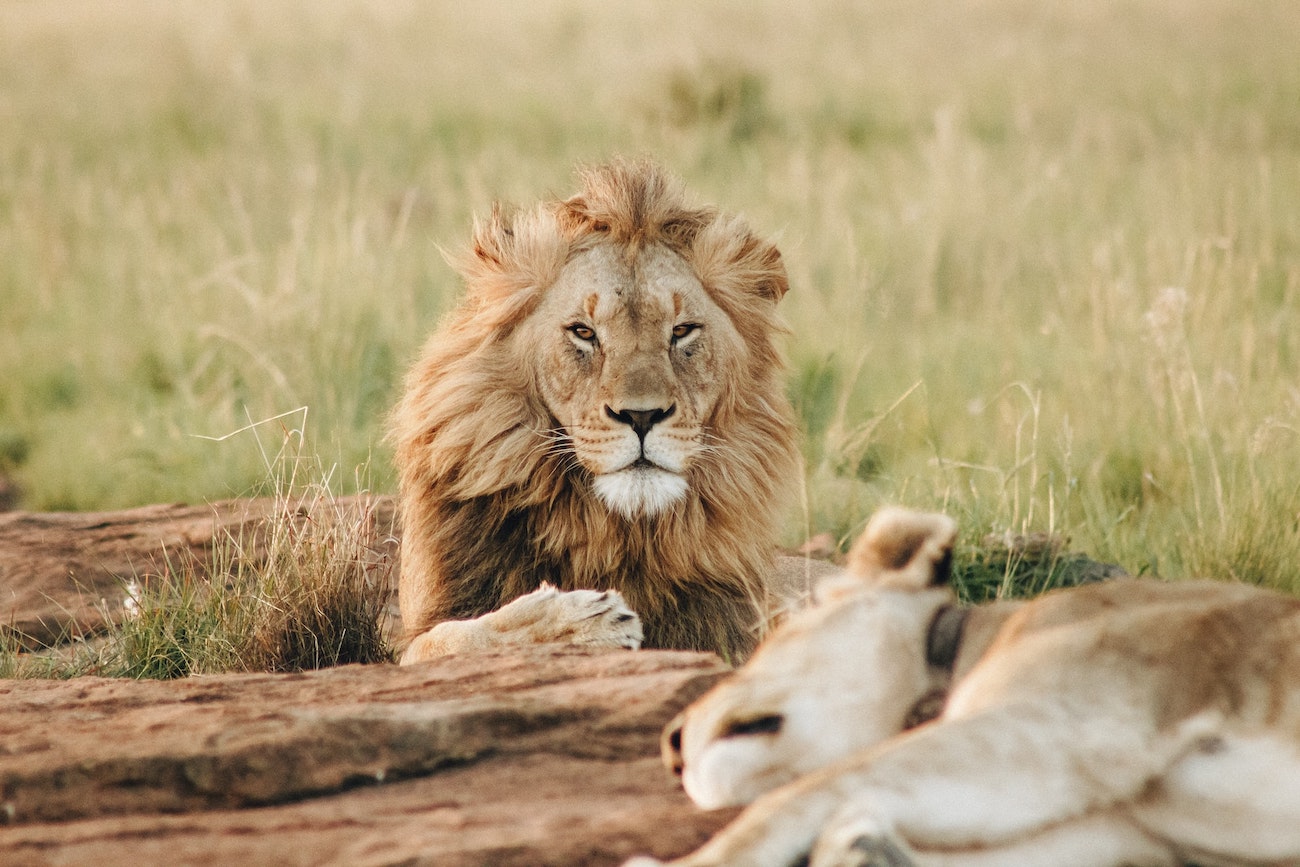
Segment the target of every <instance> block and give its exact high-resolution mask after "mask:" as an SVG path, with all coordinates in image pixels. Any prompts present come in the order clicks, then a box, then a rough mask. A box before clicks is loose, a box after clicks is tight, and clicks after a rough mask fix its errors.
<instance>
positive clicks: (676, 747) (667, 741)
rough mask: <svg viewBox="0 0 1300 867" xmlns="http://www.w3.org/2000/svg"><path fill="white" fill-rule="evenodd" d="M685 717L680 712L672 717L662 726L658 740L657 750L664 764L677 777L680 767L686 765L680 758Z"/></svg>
mask: <svg viewBox="0 0 1300 867" xmlns="http://www.w3.org/2000/svg"><path fill="white" fill-rule="evenodd" d="M685 717H686V714H680V713H679V714H678V715H677V716H676V717H674V718H673V721H672V722H670V723H669V724H668V725H667V727H665V728H664V733H663V736H662V737H661V738H660V741H659V751H660V753H661V754H662V756H663V760H664V764H665V765H666V766H667V767H668V770H670V771H672V772H673V775H674V776H677V777H680V776H681V775H682V768H684V767H685V766H686V763H685V762H684V761H683V760H682V726H683V725H684V724H685V722H686V719H685Z"/></svg>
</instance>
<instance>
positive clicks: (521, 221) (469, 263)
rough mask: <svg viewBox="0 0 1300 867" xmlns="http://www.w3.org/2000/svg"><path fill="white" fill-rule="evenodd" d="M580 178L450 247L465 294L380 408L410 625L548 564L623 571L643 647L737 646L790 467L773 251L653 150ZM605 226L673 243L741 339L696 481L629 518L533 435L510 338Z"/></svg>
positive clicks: (761, 595) (549, 569)
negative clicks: (390, 456) (735, 373)
mask: <svg viewBox="0 0 1300 867" xmlns="http://www.w3.org/2000/svg"><path fill="white" fill-rule="evenodd" d="M582 182H583V183H582V192H581V193H580V194H578V195H576V196H574V197H573V198H570V199H567V200H564V201H551V202H546V203H542V204H540V205H538V206H536V207H534V208H532V209H530V210H524V211H515V212H507V211H505V210H503V209H501V208H494V210H493V212H492V214H491V216H490V218H489V219H487V220H485V221H480V222H476V224H475V227H474V233H473V240H472V244H471V245H470V249H469V250H468V251H467V252H466V253H465V254H464V255H463V256H461V257H460V258H459V259H458V260H457V261H456V262H455V264H456V265H457V267H458V270H459V271H460V272H461V274H462V276H463V277H464V280H465V283H466V294H465V297H464V299H463V301H462V302H461V304H460V305H459V306H458V307H457V308H456V309H455V310H453V311H452V312H451V313H450V314H449V315H448V317H447V318H446V320H445V321H444V322H443V323H442V325H441V327H440V328H439V329H438V331H437V332H436V333H435V334H434V335H433V336H432V337H431V338H430V340H429V341H428V343H427V344H426V346H425V347H424V349H423V351H422V354H421V356H420V358H419V360H418V361H417V363H416V364H415V365H414V367H413V368H412V370H411V372H410V373H409V375H408V377H407V380H406V384H405V394H404V397H403V398H402V400H401V401H400V403H399V404H398V406H397V408H396V409H395V411H394V413H393V416H392V418H391V432H390V438H391V441H392V442H393V444H394V446H395V451H396V463H397V467H398V471H399V475H400V486H401V510H402V524H403V540H402V555H401V556H402V566H401V587H400V599H401V607H402V615H403V620H404V625H405V628H406V631H407V635H408V636H414V635H416V634H419V633H420V632H423V631H424V630H426V629H428V628H430V627H431V626H432V625H434V624H436V623H438V622H440V621H443V620H447V619H461V618H469V617H475V616H478V615H481V614H483V613H486V612H488V611H491V610H493V609H495V608H498V607H500V606H501V605H503V604H504V603H506V602H508V601H510V600H512V599H514V598H516V597H518V596H520V595H522V594H524V593H527V592H529V591H531V590H533V589H535V588H536V587H537V586H538V585H539V584H540V583H541V582H543V581H549V582H551V583H552V584H554V585H556V586H557V587H559V588H561V589H576V588H594V589H616V590H618V591H620V592H621V593H622V594H623V596H624V598H625V599H626V601H627V602H628V604H629V605H630V606H631V607H632V608H633V609H634V610H635V611H637V612H638V614H640V616H641V618H642V620H643V623H644V627H645V639H646V640H645V646H647V647H660V648H694V649H703V650H716V651H719V652H721V653H723V654H724V655H728V656H731V657H732V658H735V657H738V656H743V655H745V654H747V653H748V651H749V650H750V649H751V648H752V646H753V644H754V642H755V641H756V639H757V631H758V627H759V625H760V624H761V622H762V619H763V616H764V612H765V607H766V603H767V598H768V591H767V579H768V577H769V576H770V575H771V572H772V568H773V556H774V553H775V552H774V547H775V539H776V531H777V524H778V519H779V513H780V511H781V510H782V509H783V508H784V506H785V505H786V503H787V496H786V495H787V493H788V490H789V485H790V484H791V483H792V482H793V481H794V479H795V478H796V475H795V474H796V472H797V467H798V457H797V449H796V437H795V427H794V423H793V417H792V416H793V414H792V411H791V409H790V406H789V404H788V402H787V400H786V397H785V395H784V392H783V385H782V379H783V376H782V374H783V364H782V361H781V357H780V353H779V351H778V348H777V345H776V339H777V338H778V336H780V335H781V334H783V333H784V329H783V327H782V326H781V324H780V322H779V320H778V318H777V313H776V302H777V301H778V300H779V299H780V298H781V296H782V295H784V294H785V292H786V289H787V285H788V284H787V278H786V273H785V268H784V266H783V264H782V262H781V257H780V254H779V253H778V252H777V250H776V248H775V247H774V246H772V245H771V244H769V243H767V242H765V241H762V240H760V239H759V238H758V237H756V236H755V235H754V234H753V233H752V232H751V231H750V230H749V228H748V227H747V226H746V225H745V224H744V223H743V222H742V221H741V220H739V219H737V218H734V217H725V216H722V215H720V214H719V213H718V212H716V211H715V210H713V209H711V208H701V207H691V206H688V205H687V204H686V203H685V201H684V198H683V195H682V192H681V190H680V186H679V185H678V184H677V183H676V182H675V181H673V180H672V179H670V178H668V177H667V176H665V175H664V174H663V173H662V172H661V171H660V170H659V169H657V168H656V167H655V166H654V165H652V164H649V163H646V162H632V161H619V162H615V163H612V164H609V165H605V166H601V167H597V168H592V169H588V170H586V171H584V172H582ZM602 239H609V240H612V241H613V242H614V243H617V244H622V245H628V246H629V247H632V246H636V245H644V244H651V243H659V244H664V245H666V246H668V247H669V248H671V249H673V250H674V251H675V252H677V253H678V254H680V255H681V256H682V257H683V258H684V259H685V260H686V261H687V262H688V263H689V264H690V265H691V267H692V268H693V269H694V271H695V274H696V276H697V277H698V278H699V280H700V281H701V283H702V284H703V286H704V287H705V290H706V291H707V292H708V293H709V295H710V296H711V297H712V298H713V300H714V301H715V302H716V303H717V304H718V305H719V306H720V307H721V308H722V309H723V310H724V311H725V312H726V314H727V315H728V316H729V317H730V319H731V321H732V322H733V324H734V325H735V327H736V329H737V330H738V331H739V333H740V334H741V336H742V338H743V344H744V352H745V353H746V357H745V359H744V363H743V365H742V367H741V369H742V370H743V371H744V373H743V374H742V375H741V377H740V378H739V381H735V382H731V383H729V384H728V385H729V387H728V388H727V389H726V390H725V393H724V396H723V398H722V399H721V400H720V401H719V402H718V405H717V406H716V408H715V410H714V412H713V414H712V416H711V417H710V418H709V419H708V422H707V434H708V436H709V442H710V444H711V445H712V446H713V447H711V448H708V449H706V450H705V452H704V453H703V454H702V455H700V456H699V457H698V458H697V459H696V460H695V461H694V462H693V463H692V464H691V465H690V467H689V468H688V470H687V479H688V482H689V486H690V488H689V494H688V496H687V497H686V498H684V500H683V501H681V502H679V503H677V504H676V505H675V506H674V507H673V508H671V509H670V510H668V511H666V512H664V513H662V514H660V515H657V516H654V517H650V518H642V519H637V520H628V519H626V518H624V517H622V516H620V515H618V514H615V513H613V512H611V511H610V510H609V509H608V508H606V507H605V506H604V505H602V504H601V502H600V501H599V500H598V499H597V497H596V496H595V495H594V494H593V492H592V490H591V485H590V477H589V476H587V475H586V471H584V470H583V469H581V468H580V467H578V466H577V465H576V462H575V461H573V460H572V456H571V455H568V454H566V453H565V450H564V449H563V448H562V447H561V448H556V447H555V444H554V442H551V441H548V440H547V439H546V438H545V436H544V435H543V433H544V432H546V431H551V430H553V429H554V428H556V426H557V423H556V421H555V419H553V418H552V417H551V415H550V413H549V411H548V409H547V407H546V405H545V403H544V402H543V400H542V397H541V395H540V392H539V388H538V385H537V379H538V373H539V372H538V370H537V362H536V359H535V357H534V353H531V352H530V347H529V346H527V345H520V344H521V341H517V340H515V339H513V335H514V332H515V329H516V326H517V325H518V324H519V323H521V322H522V321H524V320H525V319H526V318H527V317H528V316H529V315H530V314H531V313H532V311H533V310H534V309H535V307H536V306H537V302H538V300H539V298H541V297H542V295H543V293H545V292H546V291H547V288H548V287H549V286H550V285H551V284H552V283H553V282H554V280H555V279H556V276H557V274H558V273H559V271H560V269H561V268H562V267H563V266H564V264H565V262H566V261H567V260H568V258H569V257H570V256H571V255H572V254H573V253H574V252H575V251H578V250H581V249H584V248H585V247H586V246H589V245H591V244H593V243H598V242H600V241H601V240H602Z"/></svg>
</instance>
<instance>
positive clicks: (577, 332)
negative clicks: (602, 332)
mask: <svg viewBox="0 0 1300 867" xmlns="http://www.w3.org/2000/svg"><path fill="white" fill-rule="evenodd" d="M569 333H570V334H572V335H573V336H574V337H576V338H578V339H579V340H582V341H585V342H587V343H590V342H591V341H593V340H595V339H596V330H595V329H594V328H592V327H591V326H590V325H583V324H582V323H581V322H575V323H573V324H572V325H570V326H569Z"/></svg>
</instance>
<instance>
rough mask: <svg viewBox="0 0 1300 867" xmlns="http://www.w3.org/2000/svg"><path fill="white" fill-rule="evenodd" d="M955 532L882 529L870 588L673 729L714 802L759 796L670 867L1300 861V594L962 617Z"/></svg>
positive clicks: (1250, 593)
mask: <svg viewBox="0 0 1300 867" xmlns="http://www.w3.org/2000/svg"><path fill="white" fill-rule="evenodd" d="M953 535H954V526H953V524H952V522H951V521H950V520H949V519H947V518H945V517H943V516H941V515H923V514H916V513H912V512H906V511H902V510H889V511H887V512H885V513H883V514H880V515H877V516H876V518H874V519H873V521H872V523H871V525H870V526H869V528H868V530H867V532H866V533H865V534H864V535H863V537H862V538H861V539H860V540H859V541H858V543H857V544H855V546H854V549H853V552H852V554H851V559H850V568H851V570H852V571H853V572H855V573H857V576H858V578H857V580H858V581H859V582H860V586H858V587H857V588H852V587H849V586H846V585H845V584H844V583H843V582H836V584H835V586H834V587H833V588H832V590H831V592H830V593H829V596H830V598H829V599H827V600H826V601H824V602H822V603H821V604H819V605H817V606H816V607H814V608H812V609H809V610H807V611H805V612H803V613H801V614H800V615H798V616H796V617H794V618H792V619H791V620H790V621H788V622H787V623H786V624H785V625H784V626H782V627H781V628H780V629H778V630H777V631H776V632H775V633H774V634H773V635H772V636H770V638H769V639H768V640H767V641H766V642H765V643H764V644H763V646H762V647H760V649H759V650H758V651H757V652H756V653H755V655H754V657H753V659H752V660H750V662H749V663H748V664H747V665H746V666H745V667H744V668H743V669H742V670H740V671H739V672H738V673H737V674H736V675H734V676H733V678H731V679H730V680H728V681H725V682H724V683H722V684H720V685H719V686H718V687H716V688H715V689H714V690H713V691H712V692H710V693H708V694H706V695H705V696H703V697H702V698H701V699H699V700H698V701H697V702H696V703H694V704H693V705H691V706H690V707H689V708H688V709H687V710H686V711H685V712H684V714H683V715H682V717H680V718H679V719H678V720H676V721H675V722H674V723H673V724H672V725H671V726H670V727H669V729H668V730H667V732H666V736H665V747H666V751H667V758H668V760H669V761H670V762H671V763H672V764H673V765H674V767H675V768H677V769H678V770H679V771H681V773H682V775H683V779H684V781H685V785H686V788H687V791H688V792H689V793H690V795H691V797H692V798H694V799H695V800H696V801H697V802H698V803H700V804H701V805H703V806H706V807H714V806H720V805H723V804H734V803H742V802H745V801H747V800H749V799H751V798H754V797H758V800H757V801H755V802H754V803H753V804H752V805H751V806H750V807H749V808H748V809H747V810H746V811H745V812H744V813H742V814H741V816H740V817H739V818H738V819H737V820H736V821H735V822H733V823H732V824H731V825H730V826H729V827H728V828H726V829H725V830H724V831H722V832H721V833H720V834H718V835H717V836H716V837H715V838H714V839H713V840H711V841H710V842H709V843H708V844H706V845H705V846H704V847H703V848H701V849H700V850H698V851H697V852H695V853H694V854H692V855H689V856H687V857H685V858H682V859H680V860H678V861H674V862H672V863H673V864H677V865H682V867H686V865H690V867H703V865H724V864H725V865H735V867H740V865H754V867H759V865H762V867H779V865H791V864H800V863H803V859H805V858H807V857H809V855H810V854H811V863H812V865H815V867H816V865H848V864H853V865H890V867H902V865H909V864H913V865H960V867H973V865H1019V867H1025V865H1028V867H1033V865H1044V867H1046V865H1053V867H1057V865H1070V867H1087V865H1123V864H1136V865H1176V864H1179V863H1183V862H1184V861H1187V860H1191V861H1195V862H1196V863H1198V864H1203V865H1217V864H1222V865H1240V864H1256V865H1282V864H1291V865H1294V864H1300V600H1297V599H1294V598H1291V597H1289V596H1284V595H1281V594H1278V593H1273V592H1270V591H1266V590H1261V589H1258V588H1255V587H1250V586H1245V585H1241V584H1229V583H1211V582H1177V583H1168V584H1166V583H1160V582H1155V581H1140V580H1133V579H1120V580H1117V581H1113V582H1109V583H1104V584H1094V585H1090V586H1085V587H1080V588H1075V589H1069V590H1060V591H1056V592H1053V593H1049V594H1046V595H1044V596H1042V597H1040V598H1038V599H1035V600H1033V601H1030V602H1025V603H1018V604H1011V603H999V604H995V605H989V606H983V607H976V608H971V609H962V608H958V607H956V606H955V599H954V596H953V594H952V592H951V591H950V590H949V589H948V588H947V587H946V586H945V581H946V578H947V563H948V554H949V552H950V549H951V545H952V540H953ZM934 713H937V715H938V716H937V718H935V719H933V720H932V721H929V722H921V720H923V719H924V718H925V717H927V716H930V715H932V714H934ZM914 723H920V724H918V725H915V727H912V728H908V727H909V726H911V725H913V724H914ZM819 766H820V767H819ZM818 767H819V769H815V768H818ZM805 773H806V775H804V776H799V777H798V778H797V779H794V780H793V782H789V781H790V780H791V779H792V778H794V777H796V776H798V775H799V774H805ZM774 786H780V787H779V788H775V789H774V790H773V791H767V790H768V789H772V787H774ZM765 791H767V794H763V795H761V796H760V793H762V792H765ZM631 863H635V864H638V865H645V864H651V863H655V862H652V861H648V860H644V859H638V860H636V861H634V862H631Z"/></svg>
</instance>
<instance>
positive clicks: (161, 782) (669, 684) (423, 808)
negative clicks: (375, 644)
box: [0, 648, 734, 865]
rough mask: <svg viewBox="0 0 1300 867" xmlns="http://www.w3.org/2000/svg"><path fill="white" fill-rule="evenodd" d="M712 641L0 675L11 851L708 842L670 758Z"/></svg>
mask: <svg viewBox="0 0 1300 867" xmlns="http://www.w3.org/2000/svg"><path fill="white" fill-rule="evenodd" d="M724 672H725V667H724V666H723V665H722V663H721V662H720V661H719V660H718V659H717V658H716V657H714V656H712V655H709V654H701V653H680V652H667V651H661V652H647V651H641V652H604V653H597V652H592V651H581V650H576V649H562V648H536V649H533V650H529V651H526V652H520V653H515V654H509V655H489V654H485V655H481V656H477V657H470V656H464V657H449V658H447V659H444V660H440V661H437V662H434V663H428V664H424V665H420V666H412V667H409V668H397V667H396V666H391V665H378V666H346V667H342V668H335V669H327V670H322V671H316V672H309V673H304V674H292V675H270V674H261V675H248V674H243V675H222V676H209V677H193V678H188V679H185V680H179V681H170V682H135V681H122V680H107V679H100V678H81V679H78V680H73V681H36V680H27V681H13V680H10V681H0V822H5V823H7V824H5V826H4V827H0V863H3V864H6V865H10V864H51V865H58V864H91V863H94V864H97V865H103V864H117V863H136V864H152V863H185V864H394V863H401V864H438V865H489V864H490V865H545V864H555V865H561V864H592V865H595V864H617V863H619V862H620V861H621V860H623V859H624V858H626V857H628V856H630V855H632V854H635V853H652V854H655V855H658V856H661V857H668V856H672V855H676V854H681V853H684V852H686V851H689V850H691V849H693V848H695V847H696V846H698V845H699V844H700V843H702V842H703V841H704V840H705V839H706V838H707V837H708V836H709V835H710V834H711V833H712V832H713V831H715V830H716V829H717V828H718V827H720V826H721V825H722V824H723V822H724V821H725V820H727V819H728V818H730V817H731V816H732V815H734V814H733V813H732V812H720V813H701V812H699V811H697V810H695V809H694V808H693V807H692V806H691V805H690V803H689V802H688V801H687V799H686V797H685V795H683V794H682V793H681V791H680V790H679V788H678V787H677V786H676V784H675V782H674V781H672V780H670V779H669V778H668V776H667V774H666V772H665V771H664V770H663V769H662V767H661V766H660V764H659V761H658V758H657V753H658V746H657V744H658V737H659V732H660V730H661V728H662V726H663V725H664V723H665V722H667V720H668V719H669V718H671V717H672V715H673V714H675V713H676V712H677V710H678V709H679V708H680V707H682V706H683V705H684V704H686V703H687V702H689V701H690V700H691V699H693V698H694V697H695V696H697V695H699V694H700V693H701V692H702V691H704V690H705V689H707V688H708V686H710V685H711V684H712V683H714V682H715V681H716V680H717V679H718V678H719V677H720V676H722V674H723V673H724Z"/></svg>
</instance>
